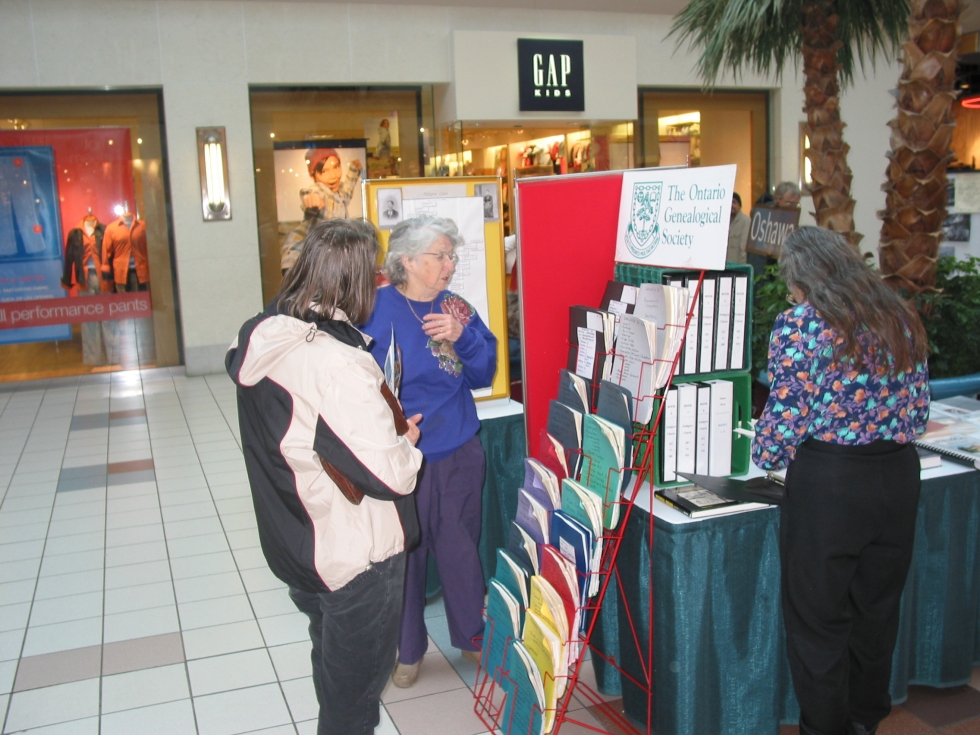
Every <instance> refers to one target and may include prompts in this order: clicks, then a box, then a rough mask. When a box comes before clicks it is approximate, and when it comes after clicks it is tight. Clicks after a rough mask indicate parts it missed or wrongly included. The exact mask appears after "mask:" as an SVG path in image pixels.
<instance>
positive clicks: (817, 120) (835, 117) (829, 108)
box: [803, 0, 863, 248]
mask: <svg viewBox="0 0 980 735" xmlns="http://www.w3.org/2000/svg"><path fill="white" fill-rule="evenodd" d="M844 2H847V0H844ZM838 21H839V17H838V16H837V12H836V0H811V1H810V2H805V3H804V4H803V93H804V95H805V98H806V106H805V107H804V108H803V111H804V112H805V113H806V120H807V125H808V126H809V128H810V149H809V150H808V151H807V153H806V156H807V158H809V159H810V164H811V166H812V174H811V189H812V192H813V206H814V208H815V209H816V212H814V217H816V220H817V224H818V225H820V226H821V227H826V228H827V229H829V230H834V231H835V232H839V233H841V234H842V235H844V236H845V237H846V238H847V239H848V240H849V241H850V243H851V245H853V246H854V247H855V248H857V246H858V243H859V242H860V241H861V238H862V237H863V236H862V235H860V234H858V233H857V232H855V231H854V200H853V199H852V198H851V178H852V177H851V169H850V167H849V166H848V165H847V152H848V150H850V147H849V146H848V145H847V143H845V142H844V123H842V122H841V119H840V99H839V97H838V94H839V85H838V78H839V77H838V71H839V65H838V63H837V51H838V49H840V41H838V40H837V23H838Z"/></svg>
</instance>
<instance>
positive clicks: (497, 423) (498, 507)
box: [425, 413, 527, 597]
mask: <svg viewBox="0 0 980 735" xmlns="http://www.w3.org/2000/svg"><path fill="white" fill-rule="evenodd" d="M479 436H480V443H481V444H483V451H484V453H485V454H486V455H487V475H486V479H485V480H484V481H483V531H482V533H481V534H480V561H481V562H483V578H484V580H487V581H489V579H490V577H492V576H493V573H494V570H495V567H496V564H497V562H496V556H497V548H498V547H500V546H503V545H504V544H505V542H506V540H507V537H506V535H505V534H506V533H507V530H508V529H509V528H510V523H511V521H513V520H514V516H515V515H516V514H517V490H518V488H520V487H521V486H522V485H523V484H524V453H525V451H526V447H527V445H526V442H525V440H524V414H523V413H517V414H513V415H511V416H501V417H499V418H492V419H484V420H483V421H482V422H481V427H480V434H479ZM425 588H426V589H425V593H426V596H427V597H432V596H433V595H436V594H438V593H439V591H440V590H441V584H440V582H439V572H438V571H437V570H436V565H435V559H434V558H433V557H432V556H431V555H430V556H429V568H428V572H427V574H426V585H425Z"/></svg>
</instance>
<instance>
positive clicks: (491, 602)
mask: <svg viewBox="0 0 980 735" xmlns="http://www.w3.org/2000/svg"><path fill="white" fill-rule="evenodd" d="M523 618H524V612H523V611H522V609H521V607H520V603H518V601H517V600H516V599H515V598H514V596H513V595H512V594H511V593H510V590H508V589H507V588H506V587H505V586H504V585H503V584H501V582H500V581H499V580H498V579H496V578H494V579H491V580H490V585H489V588H488V590H487V622H486V625H485V626H484V629H483V651H482V653H481V655H480V666H481V667H482V668H483V670H484V671H486V672H487V673H488V674H489V675H490V676H491V677H493V678H494V679H495V680H499V678H500V674H501V672H502V671H504V670H505V669H504V660H505V658H506V655H507V649H508V648H509V647H510V646H511V645H512V644H513V642H514V641H515V640H517V639H518V638H519V637H520V633H521V630H522V628H521V621H522V619H523Z"/></svg>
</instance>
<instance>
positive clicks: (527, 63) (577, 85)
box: [517, 38, 585, 112]
mask: <svg viewBox="0 0 980 735" xmlns="http://www.w3.org/2000/svg"><path fill="white" fill-rule="evenodd" d="M583 57H584V54H583V43H582V41H553V40H547V39H541V38H518V39H517V78H518V89H519V91H520V97H521V108H520V109H521V112H538V111H545V112H549V111H559V112H583V111H585V70H584V68H583Z"/></svg>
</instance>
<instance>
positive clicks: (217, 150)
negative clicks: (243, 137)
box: [197, 128, 231, 222]
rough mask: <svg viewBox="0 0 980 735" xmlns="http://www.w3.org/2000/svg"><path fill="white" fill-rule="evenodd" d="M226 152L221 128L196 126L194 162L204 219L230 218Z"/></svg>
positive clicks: (207, 220) (226, 147) (209, 220)
mask: <svg viewBox="0 0 980 735" xmlns="http://www.w3.org/2000/svg"><path fill="white" fill-rule="evenodd" d="M227 152H228V145H227V143H226V142H225V129H224V128H197V162H198V166H199V167H200V171H201V207H202V210H203V212H204V221H205V222H213V221H216V220H226V219H231V194H230V191H229V188H228V155H227Z"/></svg>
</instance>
